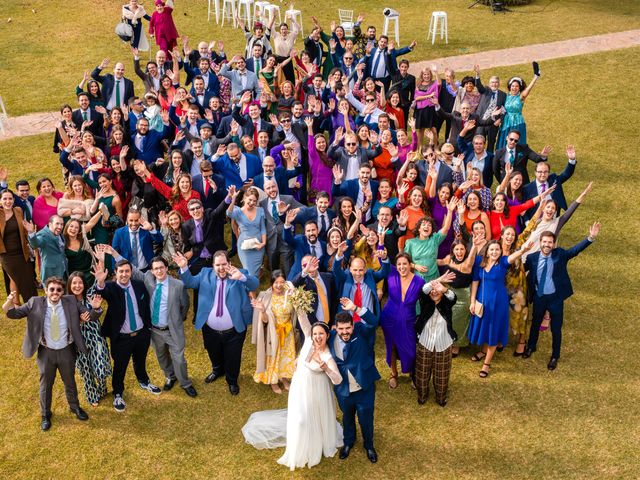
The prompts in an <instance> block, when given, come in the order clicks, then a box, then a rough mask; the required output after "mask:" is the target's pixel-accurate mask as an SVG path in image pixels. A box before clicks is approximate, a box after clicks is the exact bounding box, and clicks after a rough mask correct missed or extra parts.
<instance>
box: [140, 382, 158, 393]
mask: <svg viewBox="0 0 640 480" xmlns="http://www.w3.org/2000/svg"><path fill="white" fill-rule="evenodd" d="M140 388H141V389H143V390H146V391H147V392H150V393H153V394H154V395H160V394H161V393H162V390H160V388H158V387H156V386H155V385H154V384H153V383H151V382H147V383H140Z"/></svg>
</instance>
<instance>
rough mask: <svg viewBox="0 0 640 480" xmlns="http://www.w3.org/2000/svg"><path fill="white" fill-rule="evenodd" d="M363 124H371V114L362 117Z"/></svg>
mask: <svg viewBox="0 0 640 480" xmlns="http://www.w3.org/2000/svg"><path fill="white" fill-rule="evenodd" d="M364 123H371V114H368V115H367V116H366V117H364Z"/></svg>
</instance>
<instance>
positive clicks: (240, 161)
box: [211, 143, 262, 188]
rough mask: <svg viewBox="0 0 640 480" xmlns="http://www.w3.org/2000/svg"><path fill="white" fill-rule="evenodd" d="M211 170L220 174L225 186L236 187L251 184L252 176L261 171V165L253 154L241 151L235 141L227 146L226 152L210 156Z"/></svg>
mask: <svg viewBox="0 0 640 480" xmlns="http://www.w3.org/2000/svg"><path fill="white" fill-rule="evenodd" d="M211 163H212V164H213V172H214V173H219V174H220V175H222V176H223V177H224V178H225V180H226V182H227V187H228V186H230V185H235V187H236V188H242V187H243V186H245V185H246V186H251V185H252V184H253V178H254V177H256V176H257V175H259V174H260V173H262V165H261V164H260V160H259V159H258V157H256V156H255V155H251V154H248V153H242V152H241V151H240V147H238V145H237V144H235V143H230V144H229V145H228V146H227V153H225V154H224V155H222V156H218V154H217V153H216V154H215V155H214V156H213V157H211Z"/></svg>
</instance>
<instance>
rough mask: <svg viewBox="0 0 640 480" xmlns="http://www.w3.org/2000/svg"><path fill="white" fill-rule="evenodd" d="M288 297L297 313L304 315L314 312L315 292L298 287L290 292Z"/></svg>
mask: <svg viewBox="0 0 640 480" xmlns="http://www.w3.org/2000/svg"><path fill="white" fill-rule="evenodd" d="M287 297H288V300H289V301H290V302H291V305H293V308H294V309H295V310H296V311H298V312H304V313H311V312H313V307H312V306H311V305H312V304H313V301H314V300H315V298H314V297H315V294H314V293H313V292H311V291H309V290H305V289H304V287H297V288H294V289H293V290H289V292H287Z"/></svg>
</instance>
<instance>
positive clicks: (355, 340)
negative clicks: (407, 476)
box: [327, 262, 380, 463]
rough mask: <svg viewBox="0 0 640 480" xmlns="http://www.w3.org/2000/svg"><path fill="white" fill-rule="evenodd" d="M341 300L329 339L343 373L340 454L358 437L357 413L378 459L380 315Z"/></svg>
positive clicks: (339, 389) (339, 390)
mask: <svg viewBox="0 0 640 480" xmlns="http://www.w3.org/2000/svg"><path fill="white" fill-rule="evenodd" d="M336 263H337V262H336ZM340 303H341V307H342V309H343V311H342V312H340V313H338V314H337V315H336V329H335V330H333V331H332V332H331V336H330V337H329V340H328V342H327V343H328V344H329V349H330V350H331V355H333V358H334V359H335V361H336V364H337V366H338V369H339V370H340V374H341V375H342V382H341V383H340V384H338V385H335V386H334V387H333V388H334V391H335V393H336V398H337V400H338V405H339V406H340V410H342V426H343V430H344V446H343V447H342V448H341V449H340V458H341V459H342V460H344V459H345V458H347V457H348V456H349V453H350V452H351V449H352V448H353V445H354V443H355V441H356V413H357V414H358V421H359V422H360V430H361V431H362V439H363V443H364V448H365V450H366V452H367V458H368V459H369V461H370V462H371V463H376V462H377V461H378V454H377V453H376V451H375V449H374V447H373V413H374V408H375V398H376V387H375V382H376V381H377V380H379V379H380V374H379V373H378V370H377V369H376V365H375V361H374V349H373V343H374V342H372V339H375V330H376V327H377V325H378V317H376V315H374V314H373V313H372V312H371V311H370V310H368V309H367V308H366V307H358V306H356V304H355V303H354V302H353V301H351V300H349V299H348V298H344V297H343V298H341V299H340ZM347 312H348V313H347ZM352 315H353V316H352ZM356 316H358V317H359V318H361V319H362V320H361V321H360V322H358V323H356V324H354V323H353V317H356Z"/></svg>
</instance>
